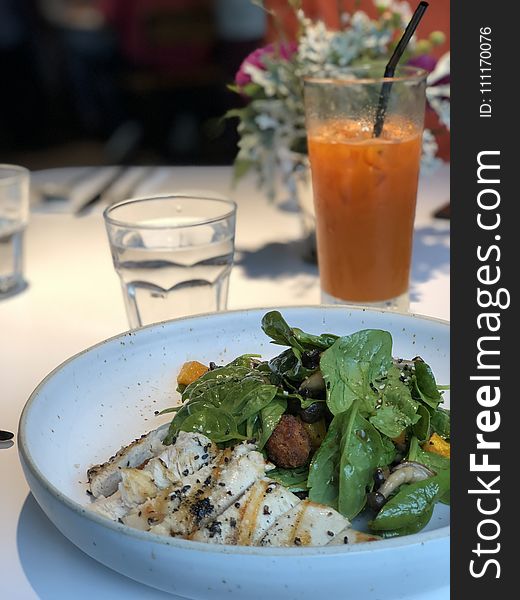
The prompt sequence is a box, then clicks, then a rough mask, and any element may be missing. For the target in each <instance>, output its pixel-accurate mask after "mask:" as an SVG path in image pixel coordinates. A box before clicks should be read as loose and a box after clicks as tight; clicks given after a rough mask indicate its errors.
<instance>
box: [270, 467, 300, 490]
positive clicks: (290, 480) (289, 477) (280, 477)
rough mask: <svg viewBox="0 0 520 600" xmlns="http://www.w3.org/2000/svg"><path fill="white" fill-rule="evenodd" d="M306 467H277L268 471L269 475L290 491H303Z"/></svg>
mask: <svg viewBox="0 0 520 600" xmlns="http://www.w3.org/2000/svg"><path fill="white" fill-rule="evenodd" d="M308 476H309V468H308V467H297V468H296V469H282V468H281V467H278V468H276V469H273V470H272V471H269V477H270V478H271V479H274V480H275V481H277V482H278V483H281V484H282V485H283V486H284V487H286V488H287V489H288V490H289V491H291V492H304V491H306V490H307V478H308Z"/></svg>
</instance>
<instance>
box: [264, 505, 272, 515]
mask: <svg viewBox="0 0 520 600" xmlns="http://www.w3.org/2000/svg"><path fill="white" fill-rule="evenodd" d="M270 514H271V510H270V509H269V507H268V506H267V504H265V505H264V515H270Z"/></svg>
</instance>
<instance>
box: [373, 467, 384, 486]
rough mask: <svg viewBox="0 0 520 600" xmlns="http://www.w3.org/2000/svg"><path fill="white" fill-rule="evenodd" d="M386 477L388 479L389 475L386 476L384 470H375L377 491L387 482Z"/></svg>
mask: <svg viewBox="0 0 520 600" xmlns="http://www.w3.org/2000/svg"><path fill="white" fill-rule="evenodd" d="M386 477H387V474H385V472H384V471H383V469H376V470H375V472H374V484H375V486H376V490H377V489H378V488H380V487H381V486H382V485H383V483H384V482H385V479H386Z"/></svg>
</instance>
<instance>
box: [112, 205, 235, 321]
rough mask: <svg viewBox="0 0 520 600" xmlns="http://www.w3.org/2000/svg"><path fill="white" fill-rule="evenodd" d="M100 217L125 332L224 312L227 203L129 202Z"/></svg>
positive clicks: (228, 263)
mask: <svg viewBox="0 0 520 600" xmlns="http://www.w3.org/2000/svg"><path fill="white" fill-rule="evenodd" d="M103 214H104V218H105V225H106V229H107V233H108V239H109V242H110V249H111V252H112V258H113V261H114V267H115V269H116V271H117V274H118V275H119V277H120V279H121V285H122V288H123V295H124V299H125V305H126V312H127V315H128V321H129V324H130V327H131V328H136V327H140V326H142V325H147V324H149V323H156V322H158V321H165V320H167V319H172V318H175V317H181V316H185V315H190V314H196V313H204V312H213V311H218V310H224V309H225V308H226V305H227V295H228V284H229V274H230V272H231V267H232V265H233V254H234V244H235V220H236V204H235V203H234V202H232V201H231V200H227V199H224V198H209V197H208V198H204V197H195V196H183V195H169V196H159V197H152V198H135V199H130V200H124V201H123V202H118V203H116V204H113V205H112V206H109V207H108V208H107V209H106V210H105V212H104V213H103Z"/></svg>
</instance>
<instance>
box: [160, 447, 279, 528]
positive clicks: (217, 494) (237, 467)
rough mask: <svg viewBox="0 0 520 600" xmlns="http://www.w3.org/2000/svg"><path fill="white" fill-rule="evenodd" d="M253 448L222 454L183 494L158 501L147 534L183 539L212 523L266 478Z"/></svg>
mask: <svg viewBox="0 0 520 600" xmlns="http://www.w3.org/2000/svg"><path fill="white" fill-rule="evenodd" d="M255 448H256V446H255V445H254V444H250V443H246V442H243V443H241V444H239V445H237V446H235V447H234V448H233V449H226V450H224V451H222V453H221V454H220V455H219V456H218V457H217V459H216V460H215V461H214V463H213V464H212V469H211V473H210V475H209V476H208V477H207V478H205V479H204V480H203V479H202V478H200V483H199V484H197V485H195V486H194V487H192V488H190V489H189V490H188V492H187V494H186V495H180V496H179V495H177V494H170V495H169V501H168V502H166V503H164V502H161V500H160V499H159V498H158V499H157V500H159V501H158V502H156V506H154V509H155V513H156V514H155V518H156V519H157V518H158V519H159V522H158V523H157V524H154V525H152V527H150V531H151V532H153V533H157V534H159V535H168V536H183V537H185V536H189V535H190V534H191V533H192V532H193V531H195V530H196V529H198V528H200V527H204V526H205V525H207V524H208V523H209V522H210V521H213V520H215V518H216V517H218V516H219V515H220V514H222V513H223V512H224V511H225V510H226V509H227V508H229V506H231V505H232V504H234V503H235V502H236V501H237V500H238V498H239V497H240V496H241V495H242V494H243V493H244V492H245V491H247V490H248V489H249V488H250V487H251V486H252V485H253V484H254V483H255V481H257V480H258V479H260V478H262V477H263V476H264V475H265V470H266V468H267V463H266V461H265V459H264V457H263V456H262V454H261V453H260V452H257V451H256V450H255ZM161 517H162V518H161Z"/></svg>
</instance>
